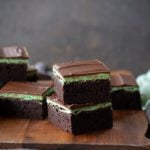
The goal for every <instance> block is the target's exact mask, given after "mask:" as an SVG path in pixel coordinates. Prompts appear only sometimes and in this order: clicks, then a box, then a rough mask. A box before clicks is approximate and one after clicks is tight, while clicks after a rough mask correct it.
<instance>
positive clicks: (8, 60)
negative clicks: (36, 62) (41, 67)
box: [0, 58, 29, 64]
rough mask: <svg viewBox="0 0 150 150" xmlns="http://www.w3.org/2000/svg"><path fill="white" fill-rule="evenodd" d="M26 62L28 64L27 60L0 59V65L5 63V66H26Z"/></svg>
mask: <svg viewBox="0 0 150 150" xmlns="http://www.w3.org/2000/svg"><path fill="white" fill-rule="evenodd" d="M28 62H29V60H28V59H12V58H10V59H6V58H0V63H5V64H27V63H28Z"/></svg>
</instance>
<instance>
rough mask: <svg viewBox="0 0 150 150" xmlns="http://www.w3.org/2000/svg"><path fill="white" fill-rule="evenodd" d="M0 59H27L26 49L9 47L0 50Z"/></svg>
mask: <svg viewBox="0 0 150 150" xmlns="http://www.w3.org/2000/svg"><path fill="white" fill-rule="evenodd" d="M0 58H23V59H27V58H29V54H28V51H27V49H26V47H19V46H10V47H1V48H0Z"/></svg>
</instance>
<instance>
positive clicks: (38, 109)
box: [0, 99, 47, 119]
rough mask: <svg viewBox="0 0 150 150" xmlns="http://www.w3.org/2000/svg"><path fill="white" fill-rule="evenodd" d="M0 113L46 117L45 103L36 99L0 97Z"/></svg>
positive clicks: (22, 116) (4, 115)
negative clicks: (7, 98)
mask: <svg viewBox="0 0 150 150" xmlns="http://www.w3.org/2000/svg"><path fill="white" fill-rule="evenodd" d="M0 115H1V116H3V117H18V118H28V119H44V118H46V117H47V104H46V102H45V101H43V102H39V101H36V100H32V101H25V100H6V99H0Z"/></svg>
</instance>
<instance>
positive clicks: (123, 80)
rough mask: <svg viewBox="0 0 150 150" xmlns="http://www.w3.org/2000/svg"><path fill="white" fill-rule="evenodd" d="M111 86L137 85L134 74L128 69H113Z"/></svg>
mask: <svg viewBox="0 0 150 150" xmlns="http://www.w3.org/2000/svg"><path fill="white" fill-rule="evenodd" d="M110 75H111V86H137V83H136V81H135V78H134V76H133V75H132V73H130V72H126V71H111V73H110Z"/></svg>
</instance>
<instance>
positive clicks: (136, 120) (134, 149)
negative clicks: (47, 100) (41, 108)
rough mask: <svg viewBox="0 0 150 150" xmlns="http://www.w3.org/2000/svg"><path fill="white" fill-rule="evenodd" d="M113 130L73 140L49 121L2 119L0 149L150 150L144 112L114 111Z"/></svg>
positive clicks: (70, 135) (73, 138)
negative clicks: (146, 135)
mask: <svg viewBox="0 0 150 150" xmlns="http://www.w3.org/2000/svg"><path fill="white" fill-rule="evenodd" d="M113 118H114V125H113V128H112V129H109V130H103V131H99V132H93V133H90V134H83V135H79V136H73V135H72V134H70V133H66V132H64V131H62V130H61V129H59V128H57V127H55V126H54V125H52V124H51V123H49V122H48V121H47V120H44V121H36V120H27V119H9V118H0V148H37V149H64V150H66V149H71V150H73V149H86V150H91V149H92V150H97V149H100V150H101V149H105V150H108V149H111V150H144V149H150V139H147V138H146V137H145V136H144V135H145V132H146V130H147V126H148V123H147V119H146V117H145V113H144V112H142V111H114V112H113Z"/></svg>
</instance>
